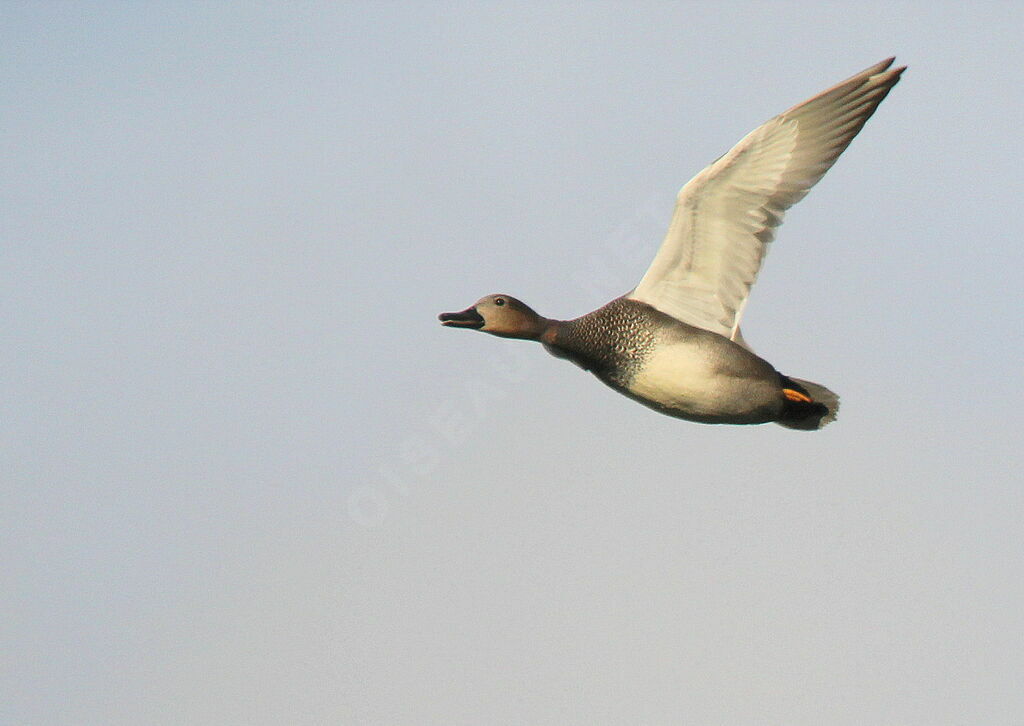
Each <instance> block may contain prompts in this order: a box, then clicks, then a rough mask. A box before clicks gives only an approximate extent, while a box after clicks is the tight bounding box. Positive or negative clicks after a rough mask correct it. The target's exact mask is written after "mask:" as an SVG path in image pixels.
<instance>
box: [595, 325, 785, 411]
mask: <svg viewBox="0 0 1024 726" xmlns="http://www.w3.org/2000/svg"><path fill="white" fill-rule="evenodd" d="M745 353H746V351H744V354H745ZM721 354H722V351H721V350H718V349H716V348H714V347H713V348H712V349H710V350H709V349H708V348H706V347H704V346H700V345H690V344H686V343H678V344H676V345H671V346H662V347H659V348H658V349H656V351H655V352H654V353H652V354H651V355H650V356H649V357H648V358H647V360H645V361H644V364H643V366H641V367H640V369H639V370H637V371H636V372H635V374H634V375H633V376H632V377H631V378H630V380H628V381H626V382H625V385H624V386H615V385H614V384H612V385H613V387H615V388H618V389H619V390H620V391H621V392H622V393H624V394H626V395H628V396H630V397H631V398H634V399H636V400H637V401H639V402H640V403H643V404H645V405H647V406H650V407H651V408H654V409H655V410H657V411H660V412H661V413H665V414H668V415H670V416H676V417H679V418H685V419H690V420H693V421H700V422H703V423H740V424H742V423H765V422H767V421H772V420H774V419H775V418H777V417H778V415H779V414H780V413H781V410H782V400H781V397H780V395H779V387H778V383H777V380H778V378H777V374H776V373H775V370H774V369H773V368H772V367H771V366H770V365H768V364H767V363H765V362H764V361H763V360H761V359H760V358H758V357H757V356H755V355H752V354H750V355H749V359H747V358H746V357H744V358H743V359H742V360H736V356H735V354H734V355H733V356H732V357H731V359H729V360H723V358H722V355H721Z"/></svg>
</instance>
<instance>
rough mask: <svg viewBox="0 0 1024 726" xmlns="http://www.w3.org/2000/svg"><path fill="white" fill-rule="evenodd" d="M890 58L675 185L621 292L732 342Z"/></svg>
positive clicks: (871, 104)
mask: <svg viewBox="0 0 1024 726" xmlns="http://www.w3.org/2000/svg"><path fill="white" fill-rule="evenodd" d="M892 62H893V59H892V58H889V59H888V60H884V61H882V62H881V63H878V64H877V65H873V66H871V67H870V68H867V69H865V70H864V71H861V72H860V73H858V74H857V75H855V76H853V77H852V78H850V79H848V80H846V81H843V82H842V83H840V84H838V85H836V86H834V87H832V88H830V89H829V90H827V91H824V92H822V93H820V94H818V95H817V96H815V97H814V98H811V99H809V100H807V101H804V102H803V103H801V104H800V105H798V106H794V107H793V108H791V109H790V110H788V111H786V112H785V113H783V114H781V115H779V116H776V117H775V118H773V119H771V120H770V121H768V122H766V123H764V124H763V125H761V126H759V127H758V128H756V129H754V131H752V132H750V133H749V134H747V136H745V137H744V138H743V139H742V140H741V141H740V142H739V143H738V144H736V146H734V147H733V148H732V150H731V151H729V153H727V154H726V155H725V156H723V157H721V158H719V159H718V160H717V161H715V162H713V163H712V164H711V165H710V166H708V167H707V168H706V169H704V170H703V171H702V172H700V173H699V174H698V175H697V176H695V177H694V178H693V179H691V180H690V181H689V182H688V183H687V184H686V186H684V187H683V188H682V190H680V192H679V196H678V198H677V199H676V208H675V213H674V214H673V215H672V222H671V224H670V225H669V228H668V234H666V236H665V240H664V242H662V244H661V248H660V249H659V250H658V254H657V255H656V256H655V258H654V262H652V263H651V266H650V268H649V269H648V270H647V273H646V274H645V275H644V277H643V279H642V280H641V281H640V284H639V285H637V287H636V289H634V290H633V291H632V292H631V293H629V294H628V295H627V297H629V298H632V299H634V300H639V301H641V302H645V303H648V304H649V305H652V306H653V307H655V308H657V309H658V310H661V311H662V312H664V313H667V314H669V315H671V316H673V317H674V318H676V319H678V320H682V321H683V322H686V323H689V324H691V325H695V326H697V327H700V328H705V329H707V330H711V331H713V332H715V333H719V334H721V335H724V336H725V337H727V338H730V339H733V340H735V339H736V338H737V337H738V336H739V325H740V317H741V315H742V312H743V306H744V304H745V303H746V301H747V295H748V294H749V293H750V286H751V285H753V284H754V280H755V279H756V278H757V272H758V270H759V269H760V268H761V260H762V259H763V258H764V254H765V251H766V250H767V246H768V243H769V242H771V240H772V239H773V238H774V236H775V228H776V227H778V226H779V224H780V223H781V222H782V216H783V214H784V213H785V211H786V210H787V209H789V207H791V206H792V205H793V204H795V203H796V202H798V201H800V200H801V199H802V198H803V197H804V195H805V194H807V192H808V191H809V190H810V188H811V187H812V186H814V185H815V184H816V183H817V181H818V180H819V179H821V177H822V176H823V175H824V174H825V172H826V171H828V169H829V168H830V167H831V166H832V164H833V163H835V160H836V159H837V158H838V157H839V155H840V154H841V153H842V152H843V150H844V149H845V148H846V147H847V146H848V145H849V144H850V142H851V141H852V140H853V137H854V136H856V135H857V132H859V131H860V130H861V128H862V127H863V126H864V123H865V122H866V121H867V120H868V119H869V118H870V117H871V114H873V113H874V112H875V109H876V108H878V104H879V103H881V102H882V99H883V98H885V97H886V95H887V94H888V93H889V90H890V89H891V88H892V87H893V86H894V85H896V82H897V81H898V80H899V78H900V74H901V73H902V72H903V70H904V68H905V66H904V67H903V68H895V69H892V70H888V69H889V66H890V65H892Z"/></svg>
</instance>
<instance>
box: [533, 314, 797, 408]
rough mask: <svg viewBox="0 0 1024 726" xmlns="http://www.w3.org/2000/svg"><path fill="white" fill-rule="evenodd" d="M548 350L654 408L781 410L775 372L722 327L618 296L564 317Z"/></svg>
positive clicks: (782, 399)
mask: <svg viewBox="0 0 1024 726" xmlns="http://www.w3.org/2000/svg"><path fill="white" fill-rule="evenodd" d="M555 330H556V331H557V332H556V334H555V335H554V339H553V341H552V342H551V343H548V344H546V345H547V347H548V350H550V351H551V352H552V353H553V354H554V355H557V356H559V357H564V358H568V359H569V360H571V361H573V362H574V363H576V364H578V365H579V366H580V367H581V368H584V369H585V370H588V371H590V372H591V373H593V374H594V375H595V376H597V377H598V378H599V379H601V381H603V382H604V383H606V384H608V385H609V386H611V387H612V388H614V389H615V390H617V391H619V392H620V393H623V394H625V395H627V396H629V397H631V398H633V399H635V400H637V401H639V402H641V403H643V404H644V405H647V406H650V407H651V408H653V409H655V410H656V411H660V412H661V413H665V414H668V415H670V416H675V417H677V418H685V419H689V420H691V421H700V422H701V423H733V424H749V423H765V422H767V421H773V420H775V419H776V418H778V417H779V415H780V414H781V413H782V408H783V401H784V400H785V399H784V397H783V394H782V387H781V385H780V383H779V374H778V373H777V372H776V371H775V369H774V368H773V367H772V366H771V365H770V364H769V363H768V362H766V361H765V360H763V359H762V358H760V357H758V356H756V355H754V354H753V353H751V352H750V351H748V350H746V349H745V348H743V347H742V346H740V345H737V344H736V343H734V342H732V341H731V340H728V339H726V338H723V337H722V336H721V335H717V334H715V333H712V332H709V331H707V330H703V329H701V328H697V327H694V326H692V325H687V324H686V323H684V322H682V321H679V320H676V319H675V318H673V317H671V316H669V315H666V314H665V313H663V312H660V311H658V310H655V309H654V308H653V307H651V306H650V305H647V304H646V303H641V302H637V301H635V300H630V299H628V298H618V299H616V300H613V301H612V302H610V303H608V304H607V305H605V306H604V307H602V308H599V309H597V310H595V311H594V312H592V313H589V314H587V315H584V316H583V317H580V318H576V319H575V320H570V321H566V322H564V323H561V324H560V325H557V326H556V327H555Z"/></svg>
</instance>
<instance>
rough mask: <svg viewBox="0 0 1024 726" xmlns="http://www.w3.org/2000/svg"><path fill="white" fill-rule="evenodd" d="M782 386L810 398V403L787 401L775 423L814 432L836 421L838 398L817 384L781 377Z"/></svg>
mask: <svg viewBox="0 0 1024 726" xmlns="http://www.w3.org/2000/svg"><path fill="white" fill-rule="evenodd" d="M783 379H784V380H783V385H784V386H788V387H792V388H795V389H796V390H798V391H800V392H801V393H804V394H806V395H808V396H809V397H810V398H811V402H810V403H804V402H798V401H787V402H786V410H785V411H784V412H783V417H782V418H781V419H779V420H778V421H776V422H775V423H777V424H779V425H780V426H785V427H786V428H788V429H798V430H800V431H816V430H818V429H820V428H822V427H824V426H826V425H827V424H830V423H832V422H833V421H835V420H836V414H838V413H839V396H837V395H836V394H834V393H833V392H832V391H830V390H828V389H827V388H825V386H822V385H820V384H818V383H812V382H811V381H805V380H803V379H801V378H790V377H788V376H784V377H783Z"/></svg>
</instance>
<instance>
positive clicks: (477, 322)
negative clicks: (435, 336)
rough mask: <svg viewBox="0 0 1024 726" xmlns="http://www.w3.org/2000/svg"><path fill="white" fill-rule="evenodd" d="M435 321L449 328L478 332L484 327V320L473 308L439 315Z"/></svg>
mask: <svg viewBox="0 0 1024 726" xmlns="http://www.w3.org/2000/svg"><path fill="white" fill-rule="evenodd" d="M437 319H438V320H440V321H441V325H447V326H448V327H450V328H472V329H473V330H479V329H480V328H482V327H484V319H483V317H481V315H480V313H478V312H477V311H476V308H475V307H472V308H466V309H465V310H463V311H462V312H461V313H441V314H440V315H438V316H437Z"/></svg>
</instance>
